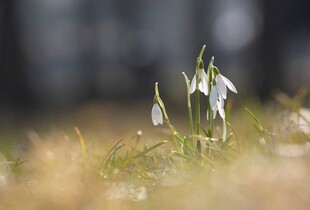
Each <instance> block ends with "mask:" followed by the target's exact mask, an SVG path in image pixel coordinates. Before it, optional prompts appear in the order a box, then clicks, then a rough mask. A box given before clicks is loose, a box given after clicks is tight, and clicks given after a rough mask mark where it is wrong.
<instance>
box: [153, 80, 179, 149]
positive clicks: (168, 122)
mask: <svg viewBox="0 0 310 210" xmlns="http://www.w3.org/2000/svg"><path fill="white" fill-rule="evenodd" d="M155 95H156V97H157V100H158V104H159V106H160V107H161V109H162V111H163V115H164V118H165V122H166V124H167V126H168V128H169V130H170V134H171V137H172V141H173V143H174V145H175V147H176V148H177V150H179V147H178V144H177V140H176V138H175V135H174V128H173V127H172V125H171V123H170V120H169V117H168V114H167V111H166V108H165V105H164V102H163V101H162V100H161V98H160V96H159V91H158V82H156V83H155Z"/></svg>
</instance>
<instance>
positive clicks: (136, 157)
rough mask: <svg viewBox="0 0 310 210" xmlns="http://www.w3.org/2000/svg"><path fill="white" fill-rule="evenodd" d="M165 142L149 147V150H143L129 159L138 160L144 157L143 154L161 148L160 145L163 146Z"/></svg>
mask: <svg viewBox="0 0 310 210" xmlns="http://www.w3.org/2000/svg"><path fill="white" fill-rule="evenodd" d="M167 142H168V141H163V142H160V143H157V144H155V145H153V146H151V147H150V148H147V149H145V150H143V151H142V152H140V153H139V154H137V155H135V156H133V157H132V158H131V159H132V160H135V159H138V158H140V157H142V156H144V155H145V154H147V153H149V152H150V151H152V150H154V149H156V148H157V147H159V146H161V145H163V144H165V143H167Z"/></svg>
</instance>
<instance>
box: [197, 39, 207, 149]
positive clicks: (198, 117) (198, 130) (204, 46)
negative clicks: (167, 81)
mask: <svg viewBox="0 0 310 210" xmlns="http://www.w3.org/2000/svg"><path fill="white" fill-rule="evenodd" d="M205 48H206V45H203V46H202V48H201V50H200V53H199V56H198V58H197V62H196V135H197V136H199V135H200V93H199V82H200V80H201V78H200V74H199V73H200V72H199V71H201V70H200V68H199V67H200V65H201V64H202V62H203V61H202V55H203V53H204V51H205ZM197 141H199V140H197ZM194 148H195V149H196V148H197V142H195V145H194Z"/></svg>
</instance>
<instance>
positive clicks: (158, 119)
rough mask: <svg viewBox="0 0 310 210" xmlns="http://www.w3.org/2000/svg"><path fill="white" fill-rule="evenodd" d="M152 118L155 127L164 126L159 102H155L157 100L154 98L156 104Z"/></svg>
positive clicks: (154, 104)
mask: <svg viewBox="0 0 310 210" xmlns="http://www.w3.org/2000/svg"><path fill="white" fill-rule="evenodd" d="M151 117H152V122H153V125H154V126H156V125H158V124H161V125H162V124H163V122H164V120H163V113H162V111H161V108H160V106H159V105H158V102H157V100H155V98H154V102H153V107H152V113H151Z"/></svg>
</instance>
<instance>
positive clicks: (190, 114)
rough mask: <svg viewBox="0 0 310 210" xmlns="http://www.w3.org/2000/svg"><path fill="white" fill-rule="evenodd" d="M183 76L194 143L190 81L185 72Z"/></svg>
mask: <svg viewBox="0 0 310 210" xmlns="http://www.w3.org/2000/svg"><path fill="white" fill-rule="evenodd" d="M182 74H183V75H184V78H185V82H186V94H187V109H188V119H189V130H190V139H191V140H192V142H193V135H194V125H193V113H192V103H191V97H190V80H189V79H188V78H187V76H186V74H185V73H184V72H182Z"/></svg>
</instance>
